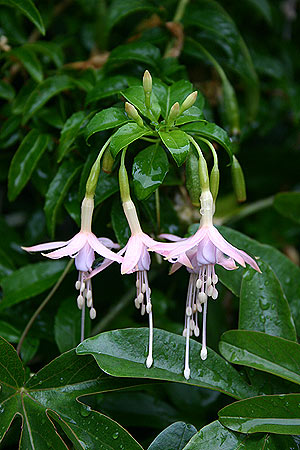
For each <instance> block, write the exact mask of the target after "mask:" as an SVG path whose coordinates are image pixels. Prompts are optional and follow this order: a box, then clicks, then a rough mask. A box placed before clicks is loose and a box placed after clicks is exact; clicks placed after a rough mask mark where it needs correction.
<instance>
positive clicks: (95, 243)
mask: <svg viewBox="0 0 300 450" xmlns="http://www.w3.org/2000/svg"><path fill="white" fill-rule="evenodd" d="M93 209H94V201H93V200H92V199H90V198H84V200H83V202H82V207H81V214H82V216H81V217H82V219H81V230H80V232H79V233H77V234H75V236H74V237H73V238H72V239H70V240H69V241H60V242H47V243H45V244H39V245H34V246H32V247H22V248H23V250H26V251H28V252H40V251H41V252H42V251H47V250H53V249H56V250H54V251H52V252H50V253H42V255H43V256H46V257H47V258H51V259H59V258H63V257H64V256H70V257H71V258H75V266H76V268H77V270H78V272H79V274H78V280H77V281H76V283H75V287H76V289H78V290H79V295H78V297H77V305H78V308H79V309H82V308H83V306H84V303H85V300H86V302H87V306H88V307H89V308H90V317H91V319H94V318H95V317H96V310H95V308H94V307H93V295H92V286H91V280H87V282H86V283H85V277H86V275H87V274H88V273H89V272H90V271H91V270H92V265H93V262H94V260H95V252H96V253H98V254H99V255H101V256H103V257H104V258H109V259H110V260H113V261H117V262H119V263H121V262H122V261H123V258H122V257H121V256H120V255H118V254H117V253H114V252H112V251H111V250H110V249H111V248H119V245H118V244H114V243H113V242H112V241H111V240H110V239H108V238H99V239H97V237H96V236H95V235H94V234H93V233H92V231H91V222H92V214H93Z"/></svg>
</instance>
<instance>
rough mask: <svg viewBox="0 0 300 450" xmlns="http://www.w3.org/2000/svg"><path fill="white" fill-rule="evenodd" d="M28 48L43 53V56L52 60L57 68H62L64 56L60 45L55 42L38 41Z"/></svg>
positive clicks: (30, 44)
mask: <svg viewBox="0 0 300 450" xmlns="http://www.w3.org/2000/svg"><path fill="white" fill-rule="evenodd" d="M26 47H27V48H29V49H31V50H33V51H35V52H36V53H41V54H42V55H45V56H47V57H48V58H50V59H51V60H52V61H53V62H54V64H55V65H56V66H57V67H61V66H62V65H63V62H64V55H63V52H62V48H61V46H60V45H58V44H55V42H50V41H49V42H47V41H37V42H30V43H28V44H26Z"/></svg>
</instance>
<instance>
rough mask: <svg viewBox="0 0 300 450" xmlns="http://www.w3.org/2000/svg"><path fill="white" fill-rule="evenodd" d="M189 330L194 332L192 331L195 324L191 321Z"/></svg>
mask: <svg viewBox="0 0 300 450" xmlns="http://www.w3.org/2000/svg"><path fill="white" fill-rule="evenodd" d="M190 328H191V331H194V329H195V322H194V321H193V319H192V320H191V323H190Z"/></svg>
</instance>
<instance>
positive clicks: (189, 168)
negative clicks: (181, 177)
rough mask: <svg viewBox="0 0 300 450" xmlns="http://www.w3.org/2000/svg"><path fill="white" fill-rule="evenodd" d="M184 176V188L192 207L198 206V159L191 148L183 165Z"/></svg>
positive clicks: (199, 192) (199, 191)
mask: <svg viewBox="0 0 300 450" xmlns="http://www.w3.org/2000/svg"><path fill="white" fill-rule="evenodd" d="M185 176H186V187H187V190H188V193H189V196H190V199H191V202H192V204H193V205H194V206H197V207H199V206H200V194H201V188H200V179H199V170H198V158H197V156H196V155H195V153H194V151H193V149H192V148H191V149H190V151H189V153H188V155H187V158H186V164H185Z"/></svg>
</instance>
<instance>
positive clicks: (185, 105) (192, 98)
mask: <svg viewBox="0 0 300 450" xmlns="http://www.w3.org/2000/svg"><path fill="white" fill-rule="evenodd" d="M197 95H198V92H197V91H194V92H192V93H191V94H190V95H188V96H187V98H186V99H185V100H184V102H183V103H182V105H181V107H180V114H181V113H183V112H184V111H186V110H187V109H189V108H190V107H191V106H193V104H194V103H195V101H196V100H197Z"/></svg>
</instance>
